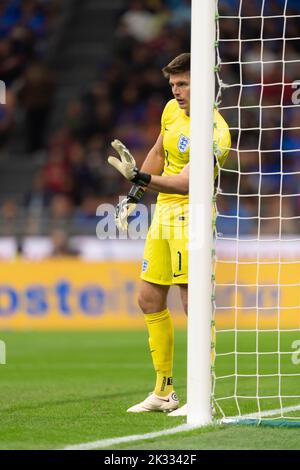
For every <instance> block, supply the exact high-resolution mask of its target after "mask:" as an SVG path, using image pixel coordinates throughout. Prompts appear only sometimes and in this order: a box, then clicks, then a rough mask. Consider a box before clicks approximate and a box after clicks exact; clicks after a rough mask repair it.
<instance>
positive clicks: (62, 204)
mask: <svg viewBox="0 0 300 470" xmlns="http://www.w3.org/2000/svg"><path fill="white" fill-rule="evenodd" d="M73 211H74V205H73V202H72V199H71V198H70V197H69V196H67V195H65V194H56V195H55V196H53V197H52V199H51V202H50V206H49V213H48V215H49V220H46V224H47V227H48V230H49V229H50V230H54V229H57V228H60V229H63V230H68V229H69V228H70V227H71V225H72V217H73Z"/></svg>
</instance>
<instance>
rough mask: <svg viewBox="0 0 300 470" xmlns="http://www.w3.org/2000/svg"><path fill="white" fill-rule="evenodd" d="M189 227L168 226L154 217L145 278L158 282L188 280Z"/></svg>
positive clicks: (147, 244) (185, 282)
mask: <svg viewBox="0 0 300 470" xmlns="http://www.w3.org/2000/svg"><path fill="white" fill-rule="evenodd" d="M187 232H188V226H187V225H181V226H176V227H174V226H167V225H162V224H160V223H159V222H158V220H157V218H154V220H153V222H152V225H151V227H150V229H149V232H148V235H147V239H146V244H145V250H144V259H143V265H142V273H141V279H143V280H144V281H148V282H152V283H154V284H162V285H168V286H169V285H172V284H187V283H188V233H187Z"/></svg>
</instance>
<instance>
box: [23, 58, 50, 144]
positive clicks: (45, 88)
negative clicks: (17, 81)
mask: <svg viewBox="0 0 300 470" xmlns="http://www.w3.org/2000/svg"><path fill="white" fill-rule="evenodd" d="M53 91H54V76H53V73H52V72H51V71H50V70H49V69H48V68H47V67H46V66H45V65H43V64H41V63H38V62H36V63H34V64H32V65H31V66H30V67H28V69H27V70H26V72H25V75H24V80H23V86H22V89H21V91H20V93H19V98H20V102H21V104H22V106H23V107H24V109H25V111H26V117H25V125H26V135H27V151H28V152H30V153H31V152H35V151H37V150H41V149H44V148H45V143H46V141H45V138H46V134H45V132H46V124H47V118H48V114H49V111H50V107H51V103H52V96H53Z"/></svg>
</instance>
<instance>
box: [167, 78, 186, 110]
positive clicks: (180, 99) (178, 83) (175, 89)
mask: <svg viewBox="0 0 300 470" xmlns="http://www.w3.org/2000/svg"><path fill="white" fill-rule="evenodd" d="M169 83H170V86H171V88H172V93H173V95H174V98H175V99H176V100H177V103H178V104H179V107H180V108H181V109H184V111H185V112H186V114H188V115H189V114H190V72H184V73H179V74H174V75H170V80H169Z"/></svg>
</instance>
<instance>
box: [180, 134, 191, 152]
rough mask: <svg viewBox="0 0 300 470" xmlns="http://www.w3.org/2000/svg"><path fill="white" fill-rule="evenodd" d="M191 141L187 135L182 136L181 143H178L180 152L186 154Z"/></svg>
mask: <svg viewBox="0 0 300 470" xmlns="http://www.w3.org/2000/svg"><path fill="white" fill-rule="evenodd" d="M190 141H191V139H189V137H186V136H185V135H183V134H181V136H180V138H179V141H178V148H179V150H180V152H182V153H184V152H186V151H187V148H188V146H189V145H190Z"/></svg>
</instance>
